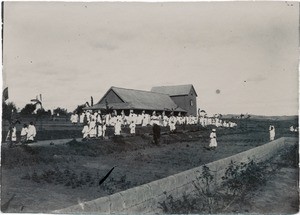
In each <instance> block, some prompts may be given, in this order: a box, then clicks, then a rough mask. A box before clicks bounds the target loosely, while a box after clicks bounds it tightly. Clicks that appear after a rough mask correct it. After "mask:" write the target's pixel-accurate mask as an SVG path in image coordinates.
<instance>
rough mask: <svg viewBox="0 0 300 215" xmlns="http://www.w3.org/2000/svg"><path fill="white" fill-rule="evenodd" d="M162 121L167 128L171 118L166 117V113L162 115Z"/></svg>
mask: <svg viewBox="0 0 300 215" xmlns="http://www.w3.org/2000/svg"><path fill="white" fill-rule="evenodd" d="M162 121H163V123H162V125H163V126H164V127H167V125H168V122H169V118H168V117H167V116H166V113H165V111H164V112H163V113H162Z"/></svg>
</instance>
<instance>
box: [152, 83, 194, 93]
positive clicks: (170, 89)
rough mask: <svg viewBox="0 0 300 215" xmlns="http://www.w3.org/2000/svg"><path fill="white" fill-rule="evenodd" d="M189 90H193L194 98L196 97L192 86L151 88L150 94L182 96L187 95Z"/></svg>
mask: <svg viewBox="0 0 300 215" xmlns="http://www.w3.org/2000/svg"><path fill="white" fill-rule="evenodd" d="M191 89H193V90H194V91H195V94H196V96H198V95H197V93H196V90H195V88H194V86H193V85H192V84H186V85H174V86H158V87H152V89H151V92H156V93H164V94H168V95H170V96H182V95H188V94H189V93H190V91H191Z"/></svg>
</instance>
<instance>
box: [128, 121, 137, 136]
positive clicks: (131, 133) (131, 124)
mask: <svg viewBox="0 0 300 215" xmlns="http://www.w3.org/2000/svg"><path fill="white" fill-rule="evenodd" d="M135 127H136V125H135V122H134V121H133V120H132V121H131V123H130V125H129V128H130V135H131V136H134V135H135Z"/></svg>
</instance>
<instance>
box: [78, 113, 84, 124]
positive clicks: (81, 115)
mask: <svg viewBox="0 0 300 215" xmlns="http://www.w3.org/2000/svg"><path fill="white" fill-rule="evenodd" d="M83 120H84V113H82V114H80V117H79V122H80V123H83Z"/></svg>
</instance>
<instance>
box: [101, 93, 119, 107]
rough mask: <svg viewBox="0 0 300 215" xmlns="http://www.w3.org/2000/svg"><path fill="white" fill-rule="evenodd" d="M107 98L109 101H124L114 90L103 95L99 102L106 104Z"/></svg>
mask: <svg viewBox="0 0 300 215" xmlns="http://www.w3.org/2000/svg"><path fill="white" fill-rule="evenodd" d="M105 99H106V100H107V102H108V103H118V102H123V101H122V100H121V99H120V98H119V96H117V94H116V93H115V92H114V91H113V90H110V91H109V92H108V93H107V94H106V96H105V97H103V98H102V99H101V101H100V102H99V103H100V104H105Z"/></svg>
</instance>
